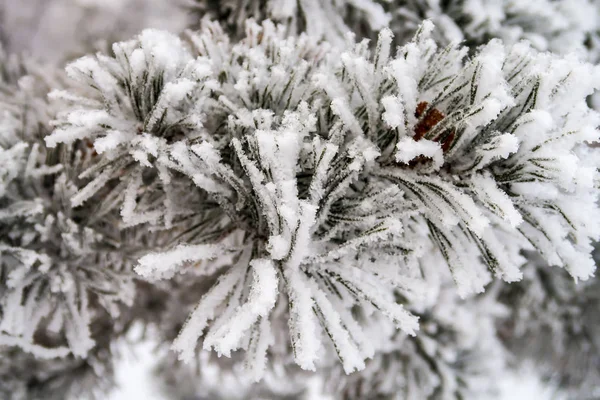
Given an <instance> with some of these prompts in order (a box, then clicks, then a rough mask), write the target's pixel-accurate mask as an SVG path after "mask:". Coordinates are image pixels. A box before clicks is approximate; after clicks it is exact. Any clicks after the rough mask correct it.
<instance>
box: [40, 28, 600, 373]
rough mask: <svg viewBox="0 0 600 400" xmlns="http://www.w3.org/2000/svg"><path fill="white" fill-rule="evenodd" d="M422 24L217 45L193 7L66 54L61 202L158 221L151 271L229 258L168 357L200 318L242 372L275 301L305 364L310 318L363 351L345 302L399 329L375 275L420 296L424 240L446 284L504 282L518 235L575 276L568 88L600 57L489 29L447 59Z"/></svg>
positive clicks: (347, 361)
mask: <svg viewBox="0 0 600 400" xmlns="http://www.w3.org/2000/svg"><path fill="white" fill-rule="evenodd" d="M432 29H433V27H432V25H431V23H429V22H426V23H425V24H424V25H423V26H422V27H421V28H420V29H419V31H418V32H417V34H416V36H415V39H414V40H413V41H411V42H410V43H408V44H406V45H405V46H403V47H401V48H400V49H399V50H398V53H397V54H394V53H393V51H392V50H391V48H390V46H391V42H392V36H391V33H390V32H389V31H388V30H384V31H382V33H381V34H380V38H379V42H378V45H377V46H376V50H375V52H374V54H370V50H369V46H368V43H367V42H358V43H352V44H348V45H347V46H346V47H343V46H342V47H333V48H331V47H330V46H329V45H327V44H325V43H319V42H318V40H317V39H314V38H313V37H311V36H306V35H301V36H299V37H287V36H286V33H285V29H284V27H276V26H275V25H273V24H272V23H270V22H268V21H267V22H265V23H263V24H262V25H257V24H255V23H253V22H249V23H248V25H247V27H246V37H245V38H243V39H241V40H240V41H239V42H231V41H230V39H229V38H228V36H227V35H226V34H225V33H224V32H223V31H222V30H221V28H220V26H219V25H218V24H215V23H208V22H206V23H205V24H204V25H203V28H202V30H201V31H200V32H197V33H192V32H190V33H188V34H187V35H186V40H185V41H182V40H181V39H179V38H177V37H175V36H172V35H168V34H165V33H162V32H158V31H145V32H143V33H142V34H141V35H139V36H138V37H137V38H136V39H134V40H132V41H129V42H125V43H120V44H116V45H115V47H114V52H115V55H116V56H115V57H114V58H112V57H107V56H103V55H98V56H96V57H86V58H83V59H81V60H78V61H76V62H75V63H73V64H71V65H70V66H69V67H68V72H69V74H70V75H71V76H72V77H73V78H75V79H76V80H77V81H78V82H79V83H80V84H83V85H88V86H89V87H90V90H89V91H86V90H85V89H81V90H79V92H78V93H80V94H79V97H75V94H74V93H73V94H70V93H66V92H55V94H54V95H53V96H54V97H55V98H60V99H62V100H65V101H66V102H68V103H71V104H72V106H71V107H70V108H67V109H65V111H63V112H61V113H60V114H59V118H58V120H57V122H56V126H57V128H56V129H55V131H54V132H53V133H52V134H51V135H49V136H48V137H47V138H46V142H47V143H48V144H49V145H50V146H55V145H57V144H58V143H73V144H75V143H78V142H79V141H82V140H89V141H91V142H92V143H93V146H94V148H95V150H96V152H97V153H99V155H98V156H97V160H99V161H98V162H97V163H96V164H95V165H93V166H92V167H91V168H90V169H89V170H88V171H86V172H84V174H83V175H82V176H83V177H85V178H88V179H90V181H89V182H90V183H88V185H87V186H86V187H84V188H83V189H82V190H80V191H79V192H78V193H77V194H76V195H75V196H73V197H72V198H71V200H72V202H74V204H75V205H80V204H85V203H86V200H87V199H88V198H90V197H91V196H92V195H94V194H95V193H98V192H99V191H100V190H101V189H103V188H104V187H105V186H108V187H109V188H112V189H111V191H110V192H109V193H111V194H109V195H108V198H109V199H110V204H111V205H113V206H118V207H120V209H121V215H122V217H123V221H124V223H125V224H126V225H132V224H144V223H151V224H157V223H160V224H161V225H162V224H164V226H166V227H169V226H171V224H172V223H173V221H176V226H177V227H178V228H177V229H178V230H179V229H181V230H182V234H181V235H178V236H177V237H176V238H175V239H174V240H173V244H178V247H173V248H172V249H165V251H164V252H154V251H153V252H151V253H150V254H148V255H146V256H145V257H143V258H141V259H140V263H139V265H138V267H137V268H136V271H137V272H138V273H139V274H141V275H142V276H144V277H146V278H147V279H161V278H169V277H172V276H173V275H174V274H176V273H178V272H179V273H187V274H191V276H194V275H197V274H198V273H200V275H206V274H213V273H215V269H213V268H212V267H211V268H210V269H209V270H206V271H205V272H201V270H202V266H204V268H206V267H207V266H210V262H209V261H210V260H211V259H214V258H215V257H216V255H217V254H218V253H219V252H225V253H227V254H229V256H228V257H231V264H230V265H229V266H225V267H224V268H222V269H220V272H218V274H219V279H218V281H217V282H216V283H215V285H214V286H213V287H212V288H211V289H210V290H208V291H207V292H206V293H205V294H204V295H203V297H202V298H201V299H200V302H199V303H198V305H197V307H196V308H195V309H194V311H193V312H192V313H191V315H190V317H189V319H188V321H187V323H186V324H185V326H184V328H183V329H182V331H181V333H180V335H179V337H178V338H177V339H176V340H175V342H174V344H173V348H174V349H176V350H177V351H179V352H180V353H181V357H182V359H184V360H190V359H191V358H192V357H193V356H194V354H195V347H196V344H197V341H198V339H199V337H201V336H202V337H203V346H204V347H205V348H206V349H210V348H214V349H216V350H217V351H218V352H219V353H221V354H225V355H229V354H230V352H231V351H234V350H237V349H245V350H247V357H248V359H249V360H253V361H252V362H250V363H249V364H248V365H249V366H250V367H251V368H255V371H254V372H253V374H254V377H255V379H260V377H261V374H262V372H263V370H264V366H265V361H264V358H265V357H266V355H267V353H268V350H267V349H268V345H269V343H270V339H266V338H268V337H270V335H271V333H270V329H271V328H270V324H269V323H266V322H265V321H269V320H270V318H271V317H270V315H271V310H272V309H273V307H274V306H275V305H276V304H278V303H279V302H282V301H284V302H287V303H288V308H289V315H288V317H287V318H289V329H290V338H291V344H292V348H293V352H294V355H295V359H296V362H297V363H298V364H299V365H300V366H301V367H302V368H305V369H314V368H315V367H316V365H317V364H318V361H319V351H320V350H319V349H320V348H321V346H322V344H323V343H327V342H326V341H322V340H321V339H322V338H321V337H322V336H323V333H326V334H327V336H329V339H330V340H331V343H333V347H334V349H335V350H336V351H337V353H338V356H339V358H340V359H341V361H342V364H343V366H344V369H345V370H346V372H351V371H353V370H356V369H362V368H364V359H365V358H368V357H371V356H372V352H371V351H367V350H366V348H365V347H363V346H362V345H361V344H360V343H359V341H357V340H358V339H357V338H358V337H360V336H363V335H362V334H361V333H360V331H361V329H362V328H360V323H358V322H357V321H354V322H352V321H353V316H352V314H351V313H350V310H351V309H352V308H355V307H356V306H360V307H364V308H368V309H371V308H374V309H376V310H378V311H379V312H381V314H382V315H385V316H386V317H388V318H389V319H390V320H391V321H393V322H394V324H395V325H396V326H397V327H398V328H400V329H402V330H404V331H405V332H407V333H410V334H414V332H415V330H416V329H417V322H416V321H417V319H416V317H415V316H413V315H411V314H410V313H409V312H408V311H406V310H405V309H404V308H403V307H402V305H400V304H398V303H397V302H396V300H395V298H394V295H393V289H398V290H400V291H402V292H405V293H404V295H403V296H404V298H413V297H414V296H418V295H419V294H420V293H421V295H423V292H424V291H425V290H424V289H425V288H426V286H425V285H423V283H422V282H420V278H421V272H420V270H419V267H418V265H419V264H418V263H417V261H418V257H419V256H420V255H421V254H422V252H423V250H424V249H428V248H430V246H433V247H434V248H437V249H438V250H439V251H440V252H441V254H443V256H444V257H445V259H446V261H447V263H448V264H449V266H450V270H451V272H452V275H453V277H454V280H455V281H456V283H457V285H458V291H459V293H460V294H461V295H463V296H465V295H467V294H469V293H472V292H481V291H483V289H484V286H485V285H486V284H487V283H488V282H489V281H490V278H491V274H490V272H489V271H491V272H493V273H494V274H496V275H497V276H498V277H501V278H503V279H505V280H507V281H514V280H518V279H520V277H521V273H520V271H519V266H520V264H522V262H523V258H522V256H521V255H520V251H521V250H524V249H532V248H536V249H537V250H539V251H540V252H541V253H542V255H543V256H544V257H546V259H547V260H548V261H549V262H550V263H552V264H555V265H559V266H562V267H565V268H566V269H567V270H568V271H569V272H570V273H571V275H572V276H573V277H574V278H576V279H586V278H588V277H589V276H590V275H591V274H592V273H593V270H594V264H593V261H592V260H591V258H590V257H589V252H590V250H591V247H590V244H589V241H590V238H594V237H597V236H598V234H599V232H598V231H597V230H598V228H597V227H596V225H595V224H593V223H590V221H594V219H593V218H595V217H597V213H598V210H597V207H596V204H595V199H596V191H595V189H594V180H595V179H596V178H595V168H596V165H594V161H593V158H592V157H587V156H585V154H586V152H590V151H593V150H590V149H589V148H588V147H587V146H585V145H582V144H584V143H585V141H594V140H596V139H597V130H596V129H595V128H596V126H597V125H598V122H599V119H598V115H597V114H596V113H595V112H593V111H591V110H589V109H588V108H587V106H586V103H585V98H586V96H587V95H588V94H589V93H590V92H591V91H592V90H593V88H594V87H597V86H598V84H599V78H600V76H599V72H598V69H597V68H594V67H592V66H591V65H587V64H583V63H580V62H579V61H577V60H576V59H574V58H573V57H568V58H560V57H557V56H553V55H550V54H544V53H538V52H536V51H535V50H532V49H530V48H529V47H528V46H527V45H526V44H519V45H515V46H513V47H511V48H509V49H505V48H504V46H503V45H502V43H501V42H499V41H491V42H490V43H489V44H487V45H486V46H484V47H482V48H481V49H480V50H479V51H478V53H477V54H476V55H475V56H474V57H473V58H471V59H465V57H466V54H467V52H468V51H467V49H466V48H461V47H459V46H456V45H449V46H447V47H445V48H440V49H438V48H437V46H436V44H435V42H434V41H433V40H432V39H431V32H432ZM81 93H83V94H81ZM88 93H89V94H88ZM531 132H535V134H531ZM111 182H113V183H111ZM190 199H191V200H190ZM182 200H184V201H182ZM190 201H193V202H195V203H194V204H196V207H197V209H196V211H194V208H192V207H189V204H190V203H189V202H190ZM185 202H188V204H185ZM182 203H184V204H182ZM104 204H107V203H106V201H105V203H104ZM108 209H110V207H108V206H107V210H108ZM186 226H188V228H186ZM427 231H428V232H429V235H428V236H427V234H426V235H425V236H424V235H423V233H424V232H427ZM427 237H428V238H429V239H427V240H431V242H429V244H427V240H425V239H426V238H427ZM198 266H200V272H199V270H198ZM242 319H243V321H244V323H243V324H240V323H238V322H240V321H241V320H242ZM212 320H214V321H212ZM211 321H212V322H211ZM319 325H320V326H321V327H322V328H324V331H322V329H321V327H319ZM350 327H351V328H350ZM257 344H258V345H257Z"/></svg>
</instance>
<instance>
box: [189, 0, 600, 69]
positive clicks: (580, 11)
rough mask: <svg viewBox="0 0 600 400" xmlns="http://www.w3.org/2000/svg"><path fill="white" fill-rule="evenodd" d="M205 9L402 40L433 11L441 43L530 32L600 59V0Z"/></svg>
mask: <svg viewBox="0 0 600 400" xmlns="http://www.w3.org/2000/svg"><path fill="white" fill-rule="evenodd" d="M191 1H192V7H193V9H195V10H197V12H198V14H199V15H200V16H204V17H209V18H212V19H218V20H221V21H226V24H225V26H226V28H227V30H228V31H229V32H232V33H233V34H235V35H240V34H241V33H243V32H242V28H243V26H244V22H245V21H246V19H248V18H254V19H256V20H258V21H262V20H264V19H271V20H273V21H276V22H277V23H282V24H285V25H286V26H287V27H288V29H289V30H290V32H291V33H295V32H309V33H310V34H311V35H314V36H317V37H321V38H325V39H327V40H328V41H330V42H332V43H336V44H338V43H340V41H341V40H342V38H343V37H344V35H345V33H346V32H347V31H348V30H351V31H352V32H353V33H354V34H356V35H357V36H358V37H359V38H362V37H369V38H374V37H375V36H376V32H378V31H379V30H381V29H382V28H384V27H390V28H391V29H392V31H393V32H394V35H395V38H396V43H398V44H404V43H406V42H407V41H409V40H410V39H411V38H412V36H413V35H414V33H415V32H416V31H417V29H418V27H419V26H420V24H421V22H422V21H423V20H425V19H430V20H432V21H433V22H434V23H435V25H436V26H437V30H436V32H435V33H434V35H435V38H436V40H437V41H438V43H439V44H442V45H445V44H448V43H452V42H461V41H464V42H465V44H466V45H467V46H469V47H470V48H472V49H475V48H476V47H477V46H479V45H482V44H485V43H487V42H488V41H489V40H490V39H492V38H499V39H502V40H503V41H504V42H505V43H507V44H514V43H517V42H518V41H520V40H527V41H529V42H531V43H532V45H533V46H534V47H535V48H536V49H538V50H541V51H546V50H550V51H553V52H555V53H558V54H567V53H570V52H574V51H576V52H580V53H582V54H586V56H587V57H589V58H590V59H591V60H593V61H597V60H598V57H599V56H600V53H599V52H598V47H597V42H598V38H599V35H600V30H599V29H598V26H599V24H600V18H599V17H598V15H600V14H599V10H600V8H599V7H600V2H598V1H597V0H535V1H527V2H517V1H511V0H449V1H448V0H446V1H441V0H425V1H421V0H375V1H373V0H360V1H357V0H338V1H331V0H328V1H326V2H324V3H323V2H313V1H309V0H306V1H298V2H295V1H283V0H281V1H279V0H245V1H230V2H229V1H226V2H222V1H221V2H219V1H202V0H191Z"/></svg>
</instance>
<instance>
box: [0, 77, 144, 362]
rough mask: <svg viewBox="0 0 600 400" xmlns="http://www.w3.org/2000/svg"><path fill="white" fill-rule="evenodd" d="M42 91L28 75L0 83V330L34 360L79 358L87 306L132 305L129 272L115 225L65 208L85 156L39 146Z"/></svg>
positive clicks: (91, 314) (87, 339) (6, 341)
mask: <svg viewBox="0 0 600 400" xmlns="http://www.w3.org/2000/svg"><path fill="white" fill-rule="evenodd" d="M43 88H44V85H43V83H40V82H38V81H36V80H35V78H34V77H33V76H24V77H21V78H20V79H19V80H18V82H17V84H16V85H11V84H10V83H7V84H5V85H4V84H3V87H2V98H1V101H0V104H1V105H2V110H3V114H2V137H1V146H2V147H1V153H0V154H1V157H2V170H1V171H2V172H1V174H0V176H1V178H2V181H1V185H0V195H1V197H0V205H1V206H0V220H1V225H0V231H1V232H2V234H1V237H2V241H1V242H0V253H1V257H2V258H1V263H0V268H1V273H0V277H1V278H0V279H1V282H2V284H1V290H0V309H1V315H2V319H1V322H0V330H1V333H0V335H1V336H0V337H1V342H2V345H3V346H12V347H14V346H16V347H19V348H21V349H22V350H23V351H24V352H26V353H29V354H31V355H34V356H35V357H38V358H40V359H48V358H54V357H64V356H66V355H68V354H71V353H72V354H73V355H74V356H76V357H85V356H86V354H87V352H88V351H89V350H90V349H91V348H92V347H93V346H94V340H93V338H92V336H91V331H90V325H91V324H92V322H93V320H94V318H95V314H96V313H97V312H98V311H96V310H97V309H98V308H100V309H104V310H106V311H108V312H109V313H111V315H112V316H113V317H115V316H116V315H117V314H118V311H119V310H118V306H119V304H121V303H123V304H131V302H132V295H133V291H132V290H133V286H132V278H133V274H132V273H131V272H130V271H131V270H130V269H129V272H128V270H127V269H126V267H125V265H126V259H124V258H123V255H122V254H121V253H120V252H118V251H117V249H119V247H120V246H121V244H122V242H123V237H122V234H121V232H119V230H118V229H117V226H116V224H115V223H112V224H111V223H110V221H95V222H91V221H90V219H92V220H93V213H92V212H91V210H90V209H87V210H86V209H78V210H74V209H73V208H72V207H71V205H70V202H69V198H70V197H72V196H73V195H74V194H75V193H76V191H77V189H76V184H77V183H76V181H75V180H74V179H75V177H76V174H77V172H76V171H77V169H78V168H79V166H80V164H82V163H85V162H86V160H89V158H90V157H91V156H92V155H91V151H89V149H87V148H81V149H77V150H75V149H73V150H72V151H69V150H64V149H61V150H64V151H56V152H51V151H47V150H46V148H45V146H44V145H43V137H44V136H45V135H47V134H48V133H49V132H50V128H49V125H48V120H47V118H48V116H47V114H45V113H49V112H50V110H49V109H48V107H47V104H45V102H44V101H41V102H40V100H39V99H38V98H36V96H39V94H36V91H38V90H42V91H43V90H44V89H43Z"/></svg>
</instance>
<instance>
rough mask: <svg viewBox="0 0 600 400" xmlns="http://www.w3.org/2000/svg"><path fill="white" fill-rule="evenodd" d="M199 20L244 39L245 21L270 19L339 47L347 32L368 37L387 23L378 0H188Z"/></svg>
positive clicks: (383, 3)
mask: <svg viewBox="0 0 600 400" xmlns="http://www.w3.org/2000/svg"><path fill="white" fill-rule="evenodd" d="M187 1H188V2H189V4H190V6H191V7H192V9H193V10H195V11H196V14H197V15H198V16H199V17H200V18H204V19H211V20H217V21H220V22H221V24H222V26H223V27H224V29H225V30H226V31H227V32H229V33H230V34H231V35H232V36H233V37H234V38H242V37H243V36H244V33H245V32H244V28H245V26H246V21H247V20H248V19H254V20H256V21H257V22H259V23H261V22H262V21H264V20H267V19H269V20H271V21H273V22H275V23H277V24H282V25H285V26H286V32H287V33H288V34H289V35H295V34H300V33H308V34H310V35H312V36H315V37H318V38H321V39H325V40H327V41H329V42H331V43H335V44H342V43H343V42H344V37H345V36H346V34H347V33H348V32H350V31H351V32H354V33H356V34H358V35H359V36H360V37H363V36H365V35H371V34H373V32H376V31H378V30H380V29H382V28H384V27H386V26H388V24H389V23H390V19H391V14H390V13H389V12H387V11H386V8H387V7H386V6H387V4H386V1H385V0H384V1H379V0H342V1H340V0H321V1H315V0H298V1H295V0H249V1H237V0H225V1H218V2H213V1H204V0H187Z"/></svg>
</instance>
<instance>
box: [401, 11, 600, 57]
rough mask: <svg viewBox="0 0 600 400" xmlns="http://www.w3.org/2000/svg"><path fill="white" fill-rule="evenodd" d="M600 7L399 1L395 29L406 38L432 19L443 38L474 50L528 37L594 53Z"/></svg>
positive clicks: (555, 47) (554, 47) (540, 45)
mask: <svg viewBox="0 0 600 400" xmlns="http://www.w3.org/2000/svg"><path fill="white" fill-rule="evenodd" d="M599 6H600V3H599V2H598V1H597V0H575V1H567V0H558V1H554V0H535V1H529V2H519V1H510V0H450V1H439V0H431V1H418V0H396V1H393V2H392V4H391V5H390V9H391V10H392V11H391V15H392V20H391V21H392V22H391V27H392V30H393V31H394V32H395V33H396V34H397V35H402V36H403V37H405V36H406V34H411V32H412V31H413V30H415V29H416V28H417V27H418V25H419V24H420V21H422V20H423V19H426V18H428V19H431V20H432V21H433V22H434V23H435V24H436V26H438V28H439V30H440V33H439V34H438V38H439V39H440V40H442V41H462V40H464V41H465V42H466V44H467V45H468V46H470V47H476V46H479V45H481V44H485V43H487V42H488V41H489V40H490V39H492V38H500V39H502V40H503V41H504V42H505V43H510V44H513V43H517V42H518V41H519V40H522V39H525V40H528V41H530V42H531V43H532V45H533V46H534V47H535V48H537V49H538V50H542V51H544V50H551V51H553V52H555V53H558V54H567V53H569V52H572V51H579V52H588V51H589V50H590V47H591V46H592V44H591V43H592V42H593V41H594V40H597V37H598V36H597V35H598V23H599V21H598V15H599V14H598V7H599ZM596 54H597V52H596ZM595 57H597V55H596V56H595Z"/></svg>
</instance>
